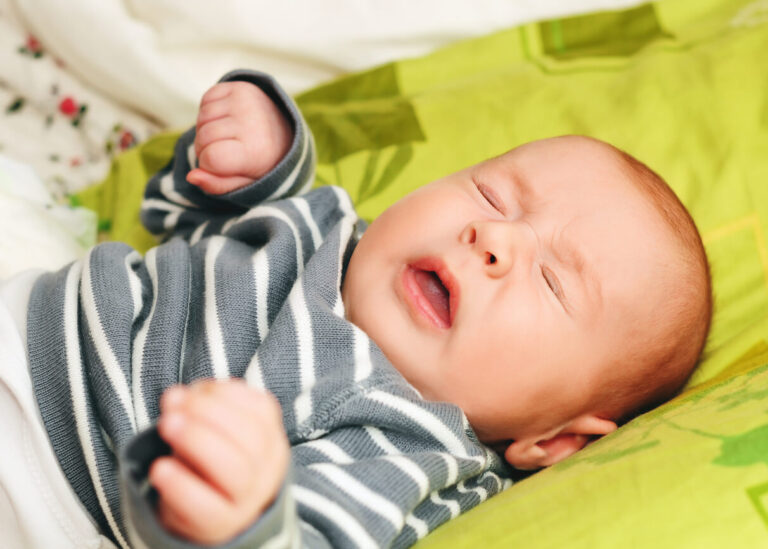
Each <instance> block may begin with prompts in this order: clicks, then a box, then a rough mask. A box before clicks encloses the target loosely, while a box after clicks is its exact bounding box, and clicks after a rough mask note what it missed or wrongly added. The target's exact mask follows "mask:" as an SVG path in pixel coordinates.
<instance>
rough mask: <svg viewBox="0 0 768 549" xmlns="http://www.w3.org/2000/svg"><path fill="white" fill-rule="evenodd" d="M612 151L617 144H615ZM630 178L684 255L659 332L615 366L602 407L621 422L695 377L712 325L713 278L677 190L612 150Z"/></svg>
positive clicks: (658, 319)
mask: <svg viewBox="0 0 768 549" xmlns="http://www.w3.org/2000/svg"><path fill="white" fill-rule="evenodd" d="M611 147H612V146H611ZM612 148H614V149H615V151H616V152H617V153H618V155H619V159H620V161H621V163H622V164H623V167H624V168H625V170H626V172H627V174H628V175H629V177H630V180H631V181H632V182H633V183H634V184H635V185H636V186H637V188H638V189H639V190H640V192H641V193H642V195H643V196H644V197H645V198H646V199H647V200H649V202H650V203H651V205H652V206H653V207H654V209H655V210H656V211H657V212H658V213H659V214H660V215H661V217H662V219H663V220H664V222H665V224H666V226H667V228H668V229H669V232H670V233H671V235H672V237H673V239H674V240H675V241H676V244H677V246H676V248H677V251H678V254H679V255H678V257H677V258H676V260H675V261H674V264H673V265H670V267H671V268H674V269H675V271H676V276H675V277H673V278H675V279H677V288H675V292H673V295H670V296H669V299H667V300H666V301H665V303H664V304H662V305H661V307H660V308H659V311H658V315H657V316H656V317H655V318H654V319H653V320H654V321H655V322H656V326H655V329H652V330H650V331H649V332H647V333H649V334H650V337H647V340H646V341H639V342H638V345H634V349H632V350H630V351H629V353H628V355H625V356H624V357H622V359H621V361H620V362H616V364H614V368H612V370H613V375H609V376H608V378H609V379H608V380H606V381H607V383H608V386H607V387H606V390H605V391H603V395H602V403H601V405H600V407H601V408H603V407H604V409H605V413H606V414H607V415H609V416H611V418H612V419H614V420H617V421H618V422H620V423H623V422H626V421H629V420H630V419H632V418H633V417H635V416H637V415H639V414H641V413H644V412H646V411H648V410H650V409H652V408H654V407H656V406H658V405H660V404H662V403H664V402H666V401H667V400H669V399H671V398H673V397H674V396H675V395H677V394H678V393H679V392H680V391H681V390H682V388H683V386H684V385H685V383H686V382H687V381H688V379H689V378H690V376H691V374H692V373H693V370H694V367H695V365H696V363H697V360H698V359H699V357H700V356H701V353H702V351H703V349H704V345H705V343H706V339H707V334H708V333H709V328H710V324H711V321H712V302H713V299H712V280H711V277H710V269H709V263H708V261H707V256H706V253H705V251H704V245H703V243H702V240H701V236H700V234H699V231H698V229H697V228H696V223H695V222H694V221H693V218H692V217H691V215H690V213H688V210H687V209H686V208H685V206H684V205H683V203H682V202H681V201H680V199H679V198H678V196H677V195H676V194H675V192H674V191H673V190H672V188H671V187H670V186H669V185H668V184H667V183H666V182H665V181H664V179H662V178H661V177H660V176H659V175H658V174H657V173H656V172H654V171H653V170H652V169H650V168H649V167H648V166H646V165H645V164H643V163H642V162H640V161H639V160H637V159H636V158H634V157H633V156H631V155H630V154H627V153H626V152H624V151H622V150H620V149H617V148H615V147H612Z"/></svg>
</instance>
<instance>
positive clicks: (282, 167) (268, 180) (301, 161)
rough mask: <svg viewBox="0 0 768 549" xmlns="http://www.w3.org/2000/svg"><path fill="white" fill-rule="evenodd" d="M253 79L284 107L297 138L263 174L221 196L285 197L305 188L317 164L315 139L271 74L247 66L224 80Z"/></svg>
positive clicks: (249, 199)
mask: <svg viewBox="0 0 768 549" xmlns="http://www.w3.org/2000/svg"><path fill="white" fill-rule="evenodd" d="M233 81H241V82H249V83H251V84H253V85H255V86H258V87H259V88H260V89H261V91H263V92H264V93H265V94H267V96H268V97H269V98H270V99H271V100H272V102H273V103H274V104H275V105H276V106H277V107H278V108H279V109H280V112H282V113H283V116H285V118H286V119H287V120H288V123H289V124H290V126H291V129H292V130H293V142H292V143H291V146H290V148H289V149H288V152H287V153H286V154H285V156H284V157H283V158H282V159H281V160H280V162H278V163H277V165H276V166H275V167H274V168H272V170H270V171H269V172H268V173H266V174H265V175H263V176H262V177H261V178H259V179H257V180H255V181H253V182H252V183H251V184H250V185H247V186H245V187H243V188H241V189H237V190H235V191H232V192H231V193H227V194H222V195H217V198H219V199H223V200H227V201H231V202H235V203H237V204H256V203H259V202H262V201H264V200H268V199H270V198H283V197H285V196H287V195H292V194H295V193H296V192H298V191H299V190H301V187H303V186H304V184H306V183H308V184H311V183H312V181H308V179H309V178H310V177H309V173H310V171H311V169H312V167H313V166H314V157H315V154H314V143H313V140H312V135H311V134H310V132H309V128H308V127H307V125H306V123H305V122H304V119H303V118H302V116H301V113H300V112H299V109H298V107H297V106H296V103H294V101H293V99H291V97H290V96H289V95H288V94H287V93H286V92H285V90H283V89H282V88H281V87H280V85H279V84H278V83H277V81H276V80H275V79H274V78H272V77H271V76H270V75H268V74H266V73H263V72H258V71H251V70H245V69H239V70H234V71H231V72H228V73H227V74H225V75H224V76H223V77H222V78H221V80H220V82H233Z"/></svg>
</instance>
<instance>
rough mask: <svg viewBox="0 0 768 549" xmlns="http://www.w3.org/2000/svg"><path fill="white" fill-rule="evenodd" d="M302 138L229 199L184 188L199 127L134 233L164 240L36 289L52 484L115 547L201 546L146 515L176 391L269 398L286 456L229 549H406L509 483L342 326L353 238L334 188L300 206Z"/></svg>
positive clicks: (80, 265)
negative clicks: (164, 401)
mask: <svg viewBox="0 0 768 549" xmlns="http://www.w3.org/2000/svg"><path fill="white" fill-rule="evenodd" d="M225 79H227V80H245V81H249V82H251V83H253V84H255V85H258V86H259V87H261V88H262V89H263V90H264V91H265V92H266V93H267V94H268V95H269V96H270V97H271V98H272V99H273V101H275V103H276V104H277V105H278V106H279V107H280V108H281V110H282V111H283V112H284V114H285V115H286V117H287V119H288V120H289V121H290V123H291V125H292V127H293V130H294V135H295V137H294V141H293V143H292V146H291V148H290V150H289V152H288V153H287V154H286V156H285V157H284V158H283V159H282V160H281V161H280V163H279V164H278V165H277V166H276V167H275V168H274V169H273V170H272V171H271V172H270V173H268V174H267V175H265V176H264V177H263V178H261V179H260V180H258V181H255V182H254V183H252V184H251V185H249V186H248V187H246V188H243V189H240V190H238V191H234V192H232V193H229V194H227V195H221V196H215V197H214V196H208V195H205V194H204V193H203V192H202V191H200V190H199V189H198V188H197V187H195V186H193V185H189V184H188V183H187V182H186V174H187V173H188V171H189V170H190V169H191V167H193V166H194V165H195V158H194V149H193V145H192V144H193V141H194V129H193V130H190V131H189V132H187V133H186V134H184V135H183V136H182V137H181V139H180V140H179V142H178V144H177V146H176V151H175V156H174V159H173V161H172V163H171V164H170V165H169V166H167V167H166V168H165V169H163V170H162V171H161V172H160V173H158V174H157V175H156V176H155V177H153V178H152V180H151V181H150V182H149V184H148V187H147V191H146V196H145V201H144V204H143V210H142V218H143V221H144V223H145V225H146V226H147V227H148V228H149V229H150V230H151V231H152V232H154V233H157V234H161V235H163V236H164V237H166V239H167V240H166V241H165V243H164V244H162V245H159V246H157V247H155V248H153V249H151V250H150V251H149V252H147V254H146V256H145V257H144V258H142V257H141V256H140V255H139V254H138V253H137V252H136V251H134V250H132V249H131V248H130V247H128V246H126V245H124V244H121V243H105V244H101V245H99V246H96V247H95V248H93V249H92V250H91V251H90V252H89V253H88V255H87V256H86V257H85V258H84V259H83V260H81V261H78V262H75V263H74V264H72V265H70V266H68V267H66V268H64V269H62V270H61V271H59V272H57V273H47V274H44V275H42V276H40V278H39V279H38V280H37V281H36V284H35V286H34V289H33V291H32V293H31V296H30V302H29V307H28V318H27V328H28V330H27V334H28V352H29V362H30V371H31V377H32V382H33V386H34V391H35V396H36V399H37V402H38V404H39V407H40V412H41V414H42V418H43V422H44V424H45V427H46V430H47V432H48V435H49V438H50V440H51V443H52V446H53V449H54V451H55V454H56V456H57V458H58V461H59V463H60V465H61V468H62V470H63V472H64V474H65V476H66V478H67V479H68V480H69V483H70V485H71V486H72V488H73V490H74V492H75V493H76V494H77V496H78V498H79V499H80V501H81V502H82V503H83V505H84V506H85V508H86V509H87V510H88V512H89V513H90V514H91V515H92V517H93V518H94V519H95V521H96V522H97V523H98V525H99V527H100V529H101V530H102V531H103V532H104V533H106V535H108V536H109V537H110V539H112V541H113V542H114V543H115V544H116V545H117V546H119V547H123V548H126V547H151V548H160V547H190V546H191V545H190V544H187V543H184V542H183V541H181V540H179V539H177V538H174V537H173V536H171V535H169V534H167V533H166V532H165V531H164V530H163V529H162V528H161V527H160V526H159V525H158V524H157V522H156V521H155V519H154V515H153V513H152V497H153V493H152V491H151V490H148V489H147V487H146V482H145V475H146V467H147V465H148V464H149V463H150V462H151V460H152V459H153V458H154V457H157V456H158V455H160V454H161V453H163V452H164V451H167V448H166V447H165V446H164V444H163V443H162V441H160V439H159V438H158V437H157V434H156V432H155V430H154V428H153V424H154V422H155V421H156V419H157V417H158V413H159V410H158V402H159V398H160V395H161V394H162V392H163V391H164V390H165V389H166V388H167V387H168V386H170V385H172V384H174V383H179V382H183V383H187V382H190V381H192V380H195V379H199V378H206V377H215V378H227V377H244V378H246V379H247V380H248V382H249V383H251V384H253V385H257V386H260V387H263V388H265V389H267V390H269V391H271V392H272V393H274V394H275V396H276V397H277V398H278V400H279V402H280V404H281V407H282V410H283V422H284V425H285V429H286V432H287V434H288V439H289V440H290V443H291V445H292V460H291V470H290V473H289V476H288V478H287V480H286V482H285V483H284V485H283V487H282V489H281V492H280V495H279V497H278V498H277V500H276V501H275V503H274V504H273V505H272V506H271V507H270V509H269V510H268V511H267V512H266V513H265V515H263V516H262V517H261V518H260V519H259V520H258V521H256V522H255V523H254V524H253V525H252V526H251V527H250V528H249V529H248V530H247V531H246V532H244V533H243V534H242V535H240V536H238V537H237V538H236V539H235V540H233V541H232V542H231V543H229V544H227V545H226V547H260V546H265V547H266V546H268V547H283V546H286V547H295V546H306V547H380V546H383V547H387V546H395V547H406V546H409V545H411V544H412V543H414V542H415V541H416V540H417V539H419V538H421V537H423V536H424V535H426V534H427V533H428V532H430V531H431V530H433V529H434V528H435V527H437V526H438V525H440V524H441V523H443V522H445V521H447V520H449V519H451V518H453V517H455V516H457V515H458V514H460V513H462V512H464V511H466V510H467V509H469V508H471V507H473V506H475V505H477V504H478V503H480V502H482V501H483V500H485V499H486V498H488V497H489V496H491V495H493V494H496V493H497V492H499V491H500V490H502V489H503V488H504V487H505V486H507V485H508V484H509V481H508V480H506V473H507V472H508V471H507V469H506V467H505V465H504V463H503V461H502V460H501V459H500V458H499V456H497V455H496V454H494V453H493V452H491V451H490V450H488V449H487V448H486V447H484V446H483V445H481V444H480V443H479V442H478V441H477V439H476V437H475V434H474V432H473V431H472V429H471V428H470V426H469V424H468V422H467V420H466V417H465V416H464V414H463V413H462V412H461V410H460V409H459V408H457V407H456V406H453V405H450V404H446V403H436V402H428V401H425V400H423V399H422V398H421V397H420V395H419V394H418V393H417V391H416V390H415V389H414V388H413V387H411V386H410V385H409V384H408V383H407V382H406V381H405V380H404V379H403V377H402V376H401V375H400V374H399V372H398V371H397V370H396V369H395V368H394V367H393V366H392V365H391V364H390V363H389V362H388V361H387V360H386V358H385V357H384V355H383V354H382V352H381V351H380V350H379V349H378V347H377V346H376V345H375V344H374V343H373V341H371V340H370V339H369V338H368V337H367V336H366V334H365V333H363V332H362V331H361V330H359V329H358V328H356V327H355V326H354V325H352V324H351V323H349V322H347V321H346V320H345V318H344V305H343V303H342V301H341V293H340V287H341V282H342V278H343V276H344V270H345V268H346V265H347V262H348V260H349V256H350V254H351V252H352V250H353V248H354V245H355V244H356V242H357V238H358V230H359V225H360V223H362V222H361V221H360V220H359V219H358V217H357V215H356V213H355V211H354V209H353V206H352V204H351V202H350V199H349V197H348V196H347V194H346V193H345V192H344V191H342V190H341V189H339V188H336V187H321V188H317V189H315V190H311V191H308V188H309V187H310V185H311V184H312V181H313V175H314V149H313V145H312V137H311V135H310V133H309V131H308V128H307V127H306V125H305V124H304V122H303V120H302V118H301V115H300V114H299V112H298V111H297V109H296V107H295V105H294V104H293V102H292V101H291V99H290V98H289V97H288V96H287V95H286V94H285V93H284V92H283V91H282V90H281V89H280V88H279V87H278V86H277V85H276V84H275V83H274V81H273V80H272V79H271V78H269V77H268V76H266V75H263V74H260V73H253V72H247V71H238V72H234V73H230V74H229V75H227V76H226V77H225Z"/></svg>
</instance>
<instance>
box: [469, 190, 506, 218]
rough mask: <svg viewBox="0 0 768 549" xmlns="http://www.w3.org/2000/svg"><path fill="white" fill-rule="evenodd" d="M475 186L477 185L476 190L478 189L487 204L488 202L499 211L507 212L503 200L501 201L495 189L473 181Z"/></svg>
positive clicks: (504, 213)
mask: <svg viewBox="0 0 768 549" xmlns="http://www.w3.org/2000/svg"><path fill="white" fill-rule="evenodd" d="M475 186H476V187H477V190H478V191H480V194H481V195H482V196H483V198H485V200H486V202H488V204H490V205H491V206H492V207H493V208H494V209H495V210H496V211H498V212H499V213H501V214H503V215H506V213H507V212H506V208H504V202H502V201H501V199H500V198H499V195H498V194H496V191H494V190H493V189H492V188H491V187H489V186H488V185H486V184H484V183H478V182H475Z"/></svg>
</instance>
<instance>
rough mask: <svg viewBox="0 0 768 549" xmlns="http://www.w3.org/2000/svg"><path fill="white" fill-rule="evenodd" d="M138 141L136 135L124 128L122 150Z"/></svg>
mask: <svg viewBox="0 0 768 549" xmlns="http://www.w3.org/2000/svg"><path fill="white" fill-rule="evenodd" d="M135 143H136V137H134V135H133V134H132V133H131V132H129V131H128V130H123V132H122V133H121V134H120V150H123V151H124V150H125V149H127V148H129V147H132V146H133V145H134V144H135Z"/></svg>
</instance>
